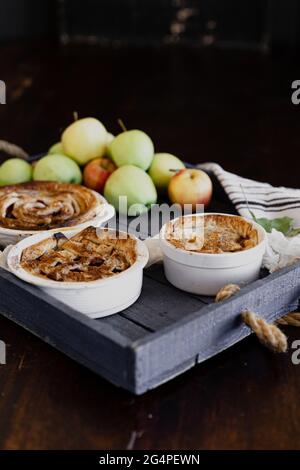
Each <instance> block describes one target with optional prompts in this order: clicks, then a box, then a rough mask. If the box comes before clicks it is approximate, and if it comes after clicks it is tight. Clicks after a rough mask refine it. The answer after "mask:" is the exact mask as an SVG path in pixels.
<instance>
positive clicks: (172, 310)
mask: <svg viewBox="0 0 300 470" xmlns="http://www.w3.org/2000/svg"><path fill="white" fill-rule="evenodd" d="M210 210H212V211H222V212H234V208H233V207H232V205H231V204H230V203H229V201H228V199H227V197H226V195H225V193H224V192H222V189H221V188H220V187H218V185H217V183H216V182H215V197H214V203H213V205H212V207H211V208H210ZM0 279H1V280H0V312H1V314H3V315H4V316H5V317H7V318H9V319H11V320H13V321H14V322H16V323H18V324H19V325H21V326H23V327H24V328H26V329H27V330H29V331H31V332H32V333H34V334H35V335H37V336H38V337H40V338H41V339H43V340H44V341H46V342H47V343H49V344H51V345H52V346H54V347H55V348H57V349H59V350H60V351H62V352H64V353H65V354H67V355H68V356H69V357H71V358H72V359H74V360H76V361H77V362H79V363H81V364H83V365H84V366H86V367H88V368H89V369H91V370H93V371H94V372H96V373H97V374H99V375H101V376H102V377H104V378H106V379H107V380H109V381H110V382H112V383H114V384H115V385H118V386H120V387H123V388H125V389H127V390H130V391H131V392H133V393H135V394H142V393H144V392H146V391H147V390H149V389H151V388H154V387H156V386H158V385H160V384H162V383H164V382H166V381H168V380H170V379H171V378H173V377H175V376H177V375H178V374H181V373H183V372H184V371H186V370H187V369H189V368H191V367H193V366H195V365H196V364H197V363H199V362H202V361H204V360H206V359H208V358H210V357H212V356H214V355H215V354H217V353H219V352H221V351H223V350H224V349H226V348H228V347H230V346H232V345H233V344H235V343H237V342H238V341H240V340H242V339H243V338H245V337H246V336H247V335H249V333H250V331H249V328H248V327H246V326H245V325H244V324H243V323H242V322H241V320H240V312H241V311H242V310H243V309H246V308H247V309H250V310H253V311H255V312H257V313H258V314H260V315H261V316H263V317H264V318H265V319H266V320H268V321H272V320H275V319H276V318H279V317H280V316H282V315H284V314H285V313H287V312H289V311H291V310H294V309H296V308H297V307H298V299H299V297H300V281H299V280H300V263H297V264H295V265H293V266H291V267H288V268H285V269H282V270H281V271H280V272H278V273H275V274H271V275H266V273H262V278H261V279H260V280H258V281H256V282H254V283H252V284H251V285H249V286H247V287H245V288H243V289H242V290H241V291H240V292H239V293H238V294H236V295H235V296H234V297H233V298H231V299H228V300H225V301H223V302H221V303H218V304H216V303H214V302H213V299H212V298H209V297H204V296H196V295H190V294H187V293H185V292H183V291H180V290H178V289H176V288H175V287H173V286H171V285H170V284H169V283H168V282H167V280H166V279H165V276H164V273H163V268H162V266H160V265H155V266H153V267H151V268H149V269H147V270H145V274H144V284H143V290H142V294H141V296H140V298H139V300H138V301H137V302H136V303H135V304H134V305H132V306H131V307H130V308H128V309H126V310H124V311H123V312H121V313H119V314H116V315H112V316H110V317H106V318H103V319H99V320H92V319H89V318H87V317H86V316H84V315H82V314H81V313H78V312H76V311H74V310H72V309H71V308H69V307H67V306H66V305H64V304H62V303H60V302H58V301H57V300H55V299H53V298H52V297H50V296H47V295H46V294H44V293H41V291H40V290H39V289H38V288H36V287H33V286H31V285H29V284H26V283H25V282H23V281H21V280H19V279H17V278H15V277H14V276H13V275H12V274H11V273H9V272H7V271H5V270H3V269H0Z"/></svg>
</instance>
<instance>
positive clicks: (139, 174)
mask: <svg viewBox="0 0 300 470" xmlns="http://www.w3.org/2000/svg"><path fill="white" fill-rule="evenodd" d="M120 196H126V197H127V201H125V203H124V205H123V204H120V200H119V198H120ZM104 197H105V198H106V199H107V200H108V202H109V203H110V204H112V205H113V206H114V207H115V209H116V210H117V211H118V212H120V213H128V214H129V215H138V214H141V213H143V212H147V211H148V210H149V208H150V206H151V204H155V202H156V200H157V193H156V189H155V186H154V184H153V181H152V179H151V178H150V176H149V175H148V174H147V173H146V172H145V171H143V170H141V169H140V168H138V167H137V166H134V165H124V166H122V167H121V168H118V169H117V170H115V171H114V172H113V173H112V174H111V175H110V176H109V178H108V180H107V181H106V184H105V187H104Z"/></svg>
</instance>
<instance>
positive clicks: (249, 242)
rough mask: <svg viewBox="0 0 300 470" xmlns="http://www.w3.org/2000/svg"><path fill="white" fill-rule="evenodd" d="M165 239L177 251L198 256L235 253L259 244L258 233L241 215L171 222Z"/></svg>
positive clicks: (218, 215)
mask: <svg viewBox="0 0 300 470" xmlns="http://www.w3.org/2000/svg"><path fill="white" fill-rule="evenodd" d="M166 239H167V241H168V242H169V243H171V244H172V245H173V246H175V247H176V248H181V249H183V250H187V251H193V252H198V253H212V254H218V253H232V252H236V251H244V250H248V249H249V248H253V247H254V246H256V245H257V244H258V233H257V230H256V229H255V228H254V227H253V226H252V224H251V223H250V222H247V221H246V220H245V219H243V218H242V217H239V216H226V215H220V214H209V215H204V216H191V217H185V218H184V217H180V218H179V219H178V220H176V222H175V223H172V222H170V223H169V225H168V227H167V231H166Z"/></svg>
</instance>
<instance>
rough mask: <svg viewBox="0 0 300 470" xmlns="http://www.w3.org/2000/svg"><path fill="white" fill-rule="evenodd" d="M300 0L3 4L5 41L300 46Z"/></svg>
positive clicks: (0, 23)
mask: <svg viewBox="0 0 300 470" xmlns="http://www.w3.org/2000/svg"><path fill="white" fill-rule="evenodd" d="M299 12H300V6H299V2H298V0H289V1H285V0H243V1H240V0H143V1H140V0H84V1H83V0H43V1H40V0H1V5H0V40H2V41H3V40H8V39H15V38H20V39H21V38H22V39H24V38H48V39H49V38H52V39H54V38H56V37H59V38H60V39H61V40H62V41H64V42H68V41H86V42H91V43H94V42H99V43H102V44H107V43H108V44H114V45H116V46H120V45H126V44H127V45H128V44H131V45H142V44H169V43H176V44H178V43H188V44H190V45H193V46H201V45H216V46H220V47H244V48H253V47H254V48H256V47H257V48H262V49H263V50H264V49H268V48H269V47H270V46H274V45H283V46H289V47H294V46H298V45H299V37H300V36H299V20H300V13H299Z"/></svg>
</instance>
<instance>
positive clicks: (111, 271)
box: [20, 227, 136, 282]
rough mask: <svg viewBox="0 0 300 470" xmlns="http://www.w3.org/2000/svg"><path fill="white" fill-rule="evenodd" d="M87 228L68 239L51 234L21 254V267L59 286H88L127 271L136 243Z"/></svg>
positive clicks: (61, 235)
mask: <svg viewBox="0 0 300 470" xmlns="http://www.w3.org/2000/svg"><path fill="white" fill-rule="evenodd" d="M113 235H114V237H112V232H111V231H108V230H107V229H99V228H98V229H97V228H95V227H88V228H86V229H84V230H82V231H81V232H79V233H77V234H76V235H75V236H73V237H71V238H67V237H65V235H63V234H62V233H55V234H54V235H53V236H52V237H50V238H47V239H46V240H43V241H41V242H39V243H36V244H34V245H31V246H29V247H28V248H26V249H25V250H23V252H22V255H21V263H20V264H21V267H22V268H23V269H25V270H26V271H28V272H30V273H31V274H33V275H35V276H40V277H43V278H48V279H51V280H54V281H60V282H89V281H95V280H97V279H103V278H107V277H110V276H113V275H115V274H118V273H121V272H122V271H125V270H126V269H128V268H129V267H130V266H132V264H133V263H134V262H135V261H136V241H135V240H134V239H133V238H132V237H130V235H128V234H124V233H122V234H119V233H118V232H113Z"/></svg>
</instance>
